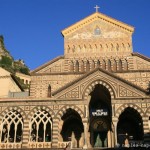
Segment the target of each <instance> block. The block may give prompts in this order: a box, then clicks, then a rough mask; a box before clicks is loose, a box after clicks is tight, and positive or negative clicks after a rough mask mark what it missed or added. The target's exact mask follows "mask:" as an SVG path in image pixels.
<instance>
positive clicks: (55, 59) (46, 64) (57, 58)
mask: <svg viewBox="0 0 150 150" xmlns="http://www.w3.org/2000/svg"><path fill="white" fill-rule="evenodd" d="M63 58H64V56H58V57H56V58H54V59H53V60H51V61H48V62H47V63H45V64H43V65H41V66H40V67H38V68H36V69H34V70H32V71H31V72H30V73H31V75H32V74H34V73H36V72H37V71H39V70H41V69H43V68H45V67H47V66H48V65H50V64H52V63H54V62H56V61H58V60H59V59H63Z"/></svg>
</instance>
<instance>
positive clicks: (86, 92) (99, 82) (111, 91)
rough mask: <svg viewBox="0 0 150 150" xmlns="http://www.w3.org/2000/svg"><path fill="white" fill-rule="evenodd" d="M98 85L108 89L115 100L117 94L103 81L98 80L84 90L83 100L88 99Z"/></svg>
mask: <svg viewBox="0 0 150 150" xmlns="http://www.w3.org/2000/svg"><path fill="white" fill-rule="evenodd" d="M97 84H101V85H103V86H104V87H106V89H108V91H109V92H110V96H111V99H114V98H115V94H114V93H115V92H114V90H113V88H112V87H111V86H110V85H109V84H108V83H106V82H104V81H103V80H96V81H92V82H91V83H90V84H88V85H87V86H86V88H85V89H84V92H83V96H82V97H83V99H88V96H89V94H90V93H91V92H92V90H93V89H94V87H95V85H97Z"/></svg>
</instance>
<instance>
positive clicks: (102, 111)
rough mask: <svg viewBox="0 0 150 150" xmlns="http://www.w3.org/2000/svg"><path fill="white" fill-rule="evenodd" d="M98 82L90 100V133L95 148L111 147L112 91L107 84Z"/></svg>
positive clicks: (91, 142)
mask: <svg viewBox="0 0 150 150" xmlns="http://www.w3.org/2000/svg"><path fill="white" fill-rule="evenodd" d="M100 83H101V82H98V83H97V84H96V85H95V86H94V88H93V90H92V91H91V93H90V96H91V99H90V102H89V134H90V144H91V146H92V147H94V148H102V147H103V148H104V147H111V144H110V141H112V139H111V132H112V128H111V124H112V108H111V96H113V93H110V91H112V90H111V89H107V88H109V86H107V85H106V84H105V86H104V85H103V84H100Z"/></svg>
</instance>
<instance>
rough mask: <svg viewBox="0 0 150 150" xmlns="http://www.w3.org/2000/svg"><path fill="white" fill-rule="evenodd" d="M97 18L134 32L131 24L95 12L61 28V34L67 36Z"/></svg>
mask: <svg viewBox="0 0 150 150" xmlns="http://www.w3.org/2000/svg"><path fill="white" fill-rule="evenodd" d="M98 19H102V20H104V21H106V22H108V23H111V24H113V25H116V26H118V27H120V28H122V29H124V30H126V31H128V32H131V33H133V32H134V27H133V26H130V25H128V24H125V23H123V22H121V21H118V20H116V19H114V18H111V17H109V16H107V15H104V14H102V13H99V12H96V13H94V14H92V15H90V16H88V17H86V18H84V19H82V20H80V21H79V22H77V23H75V24H73V25H71V26H69V27H68V28H66V29H64V30H62V35H63V36H67V35H69V34H71V33H73V32H74V31H76V30H78V29H80V28H82V27H83V26H85V25H87V24H90V23H91V22H93V21H95V20H98Z"/></svg>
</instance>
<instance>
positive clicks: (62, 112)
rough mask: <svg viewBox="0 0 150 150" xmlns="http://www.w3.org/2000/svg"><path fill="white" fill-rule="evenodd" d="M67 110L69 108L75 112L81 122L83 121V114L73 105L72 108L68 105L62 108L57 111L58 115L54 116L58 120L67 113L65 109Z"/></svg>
mask: <svg viewBox="0 0 150 150" xmlns="http://www.w3.org/2000/svg"><path fill="white" fill-rule="evenodd" d="M69 108H71V109H73V110H75V111H76V112H78V114H79V115H80V117H81V119H82V120H83V119H84V112H83V111H82V110H81V109H80V108H79V107H78V106H75V105H73V106H71V105H70V106H64V107H62V108H61V109H60V110H59V111H58V113H57V114H56V117H57V118H58V119H61V117H62V116H63V115H64V114H65V113H66V112H67V109H69Z"/></svg>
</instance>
